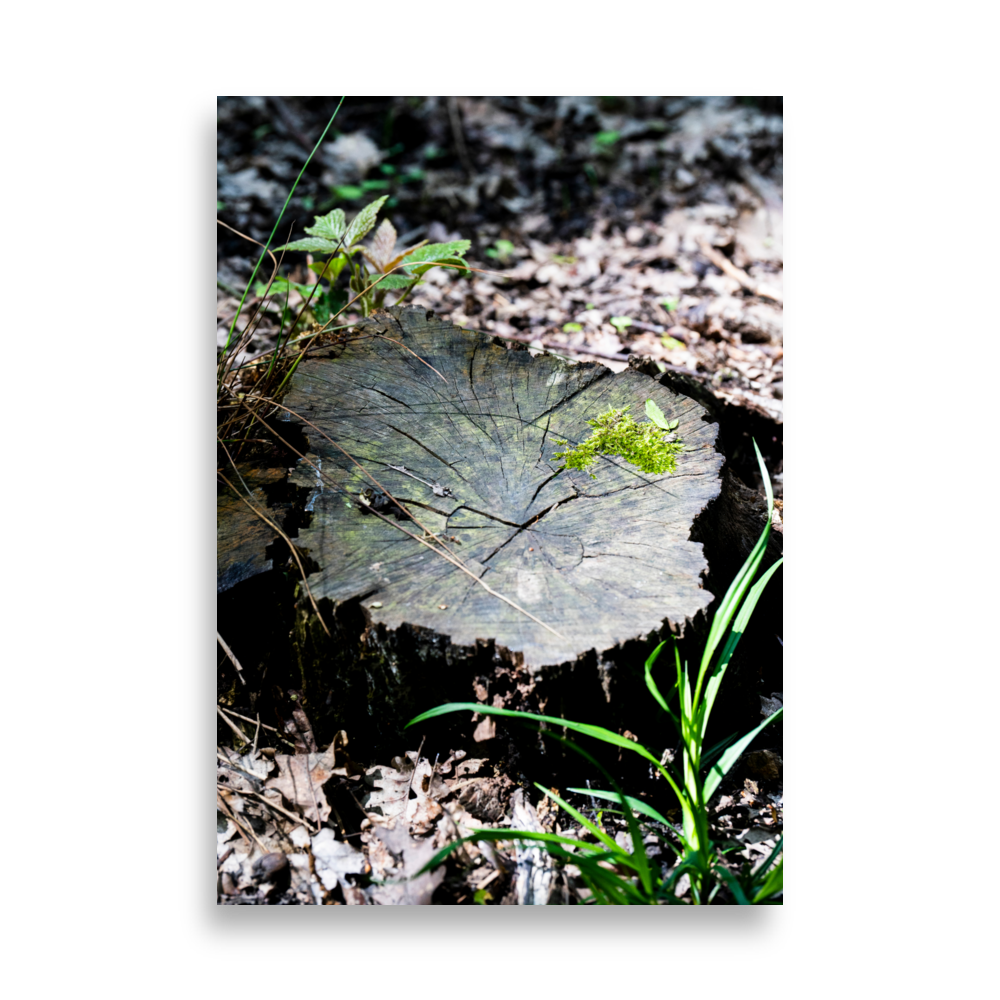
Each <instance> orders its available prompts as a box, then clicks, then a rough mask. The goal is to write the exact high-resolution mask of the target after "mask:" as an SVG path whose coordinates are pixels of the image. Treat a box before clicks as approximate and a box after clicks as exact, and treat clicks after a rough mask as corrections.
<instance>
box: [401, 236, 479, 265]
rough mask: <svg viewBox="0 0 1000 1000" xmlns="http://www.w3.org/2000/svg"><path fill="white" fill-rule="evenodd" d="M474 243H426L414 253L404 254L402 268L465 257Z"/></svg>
mask: <svg viewBox="0 0 1000 1000" xmlns="http://www.w3.org/2000/svg"><path fill="white" fill-rule="evenodd" d="M470 246H472V243H471V242H470V241H469V240H453V241H452V242H451V243H425V244H424V245H423V246H422V247H415V248H414V249H413V251H412V252H410V253H407V254H404V256H403V259H402V260H401V261H400V264H401V265H402V266H409V265H410V264H416V263H417V262H420V263H429V262H433V263H441V261H446V260H451V259H452V258H454V257H462V256H464V255H465V254H466V253H467V252H468V250H469V247H470Z"/></svg>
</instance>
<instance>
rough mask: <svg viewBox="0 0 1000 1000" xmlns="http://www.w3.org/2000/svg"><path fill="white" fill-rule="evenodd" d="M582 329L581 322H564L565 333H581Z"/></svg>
mask: <svg viewBox="0 0 1000 1000" xmlns="http://www.w3.org/2000/svg"><path fill="white" fill-rule="evenodd" d="M582 329H583V327H582V326H581V325H580V324H579V323H563V333H579V332H580V331H581V330H582Z"/></svg>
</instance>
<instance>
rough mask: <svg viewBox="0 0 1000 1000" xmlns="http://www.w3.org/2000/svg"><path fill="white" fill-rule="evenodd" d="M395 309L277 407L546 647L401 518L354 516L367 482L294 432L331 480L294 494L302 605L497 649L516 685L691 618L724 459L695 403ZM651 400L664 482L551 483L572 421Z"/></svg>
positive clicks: (607, 470) (576, 431)
mask: <svg viewBox="0 0 1000 1000" xmlns="http://www.w3.org/2000/svg"><path fill="white" fill-rule="evenodd" d="M392 312H393V314H394V315H392V316H390V315H387V314H382V315H380V316H378V317H376V318H373V319H372V320H370V321H368V325H367V330H368V332H369V333H371V334H372V336H370V337H368V338H364V339H360V340H355V341H352V342H349V343H348V344H347V345H346V346H345V347H343V348H342V349H339V351H338V352H337V353H338V356H336V357H329V358H319V359H312V360H306V361H304V362H303V363H302V364H301V365H300V366H299V369H298V371H297V373H296V374H295V376H294V378H293V380H292V383H291V387H290V390H289V392H288V394H287V396H286V399H285V404H286V405H287V406H288V407H289V408H290V409H292V410H294V411H295V412H296V413H299V414H301V415H302V416H303V417H304V418H306V419H307V420H309V421H311V422H312V423H314V424H316V425H317V426H319V427H320V428H322V430H323V431H324V432H325V433H326V434H327V435H329V437H330V438H332V439H333V440H334V441H336V442H337V443H338V444H339V445H340V446H341V447H342V448H343V449H345V450H346V452H348V453H349V454H350V455H351V456H352V457H353V458H354V459H355V460H356V461H357V462H358V463H360V465H362V466H364V468H365V469H366V470H367V471H368V472H370V473H371V474H372V475H373V476H374V477H375V479H377V480H378V482H379V483H380V484H381V485H382V486H383V487H384V488H385V489H386V490H387V491H388V492H389V493H391V494H392V495H393V496H394V497H396V498H397V499H398V500H400V501H402V502H403V503H405V504H406V505H407V507H408V508H409V509H410V511H411V512H412V513H413V514H414V516H415V517H416V518H417V519H418V520H419V521H420V522H421V523H422V524H423V525H424V526H426V527H427V528H428V529H429V530H430V531H433V532H436V533H440V534H443V535H444V536H445V537H446V538H447V537H450V536H454V537H455V538H456V539H457V540H458V542H457V543H451V542H449V547H450V548H451V550H452V551H453V552H454V553H455V554H456V555H457V556H458V557H459V558H460V559H461V560H462V562H463V563H464V564H465V565H466V566H467V567H468V568H469V569H470V570H471V572H472V573H473V574H474V575H475V576H476V577H478V578H480V579H482V580H483V581H484V582H486V583H488V584H489V585H490V586H491V587H492V588H493V589H494V590H496V591H498V592H499V593H501V594H503V595H505V596H507V597H508V598H510V599H511V600H512V601H514V602H516V603H517V604H518V605H520V606H521V607H523V608H524V609H526V610H527V611H530V612H531V614H532V615H534V616H536V617H537V618H538V619H540V620H541V621H543V622H545V623H546V624H547V625H549V626H550V627H551V628H552V629H553V630H555V631H556V632H558V633H559V635H558V636H557V635H554V634H553V632H551V631H548V630H547V629H546V628H544V627H543V626H541V625H539V624H537V623H536V622H534V621H532V620H531V619H530V618H529V617H527V616H526V615H525V614H523V613H521V612H519V611H517V610H515V609H514V608H513V607H511V606H510V605H509V604H506V603H504V602H503V601H501V600H498V599H497V598H496V597H494V596H492V595H491V594H489V593H488V592H487V591H486V590H485V589H483V588H482V587H481V586H479V585H478V584H477V583H476V582H475V580H473V579H472V578H470V576H468V575H466V574H464V573H462V572H461V571H459V570H458V569H456V568H455V567H453V566H452V565H450V564H449V563H448V562H446V561H445V560H444V559H442V558H440V557H439V556H438V555H435V554H434V553H432V552H430V551H429V550H428V549H427V548H426V547H424V546H422V545H420V544H419V543H417V542H416V541H414V540H413V539H411V538H409V537H407V536H406V535H405V534H403V533H402V532H401V531H399V530H396V527H395V526H394V525H395V524H396V523H398V524H399V525H400V526H401V527H404V528H406V529H407V530H409V531H412V532H414V533H416V534H422V532H421V530H420V529H419V528H417V527H416V525H415V524H414V523H413V522H412V521H407V520H404V521H399V522H396V521H395V520H394V521H393V523H392V524H389V523H386V522H385V521H383V520H381V519H380V518H378V517H375V516H372V515H371V514H367V515H365V514H362V511H361V508H360V506H359V499H360V494H362V492H363V491H364V490H365V489H366V488H368V487H371V486H372V483H371V481H370V480H369V479H368V478H367V477H366V476H365V475H364V474H363V473H362V472H361V470H359V469H358V468H357V466H355V465H354V464H352V463H351V462H350V461H349V460H348V459H347V458H345V456H344V455H343V454H342V453H341V452H340V451H338V450H337V449H336V448H334V447H333V446H332V445H331V444H329V442H327V441H326V440H324V439H323V438H322V437H321V436H320V435H319V434H318V433H316V431H315V430H314V429H313V428H311V427H309V426H306V427H305V431H306V434H307V436H308V438H309V441H310V447H311V451H310V454H309V456H308V457H309V459H310V461H312V462H313V463H315V465H316V466H318V467H319V468H321V469H322V471H323V473H324V474H325V477H327V478H326V480H325V481H324V479H321V478H320V477H319V476H318V475H317V473H316V471H314V469H313V468H311V467H310V466H309V465H308V464H306V463H303V462H300V463H299V467H298V469H297V470H296V472H295V473H294V474H293V475H292V477H291V479H292V482H295V483H297V484H299V485H311V486H313V487H314V492H313V494H312V495H311V497H310V500H309V508H310V509H311V510H312V513H313V518H312V523H311V526H310V527H309V528H308V529H304V530H302V531H301V532H300V535H299V538H298V540H297V545H299V546H301V547H302V548H304V549H306V550H308V552H309V555H310V556H311V558H312V559H314V560H315V561H316V563H318V565H319V566H320V570H319V571H318V572H316V573H314V574H312V575H311V576H310V577H309V585H310V588H311V590H312V593H313V595H314V596H315V597H316V598H317V599H321V598H324V597H326V598H330V599H331V600H333V601H335V602H341V601H347V600H350V599H352V598H362V599H363V600H362V604H363V605H364V606H365V607H366V608H367V609H368V612H367V613H368V614H369V615H370V616H371V619H372V620H373V621H374V622H377V623H381V624H384V625H385V627H387V628H388V629H392V630H395V629H398V628H400V627H401V626H402V625H403V624H404V623H409V624H410V625H415V626H421V627H424V628H428V629H432V630H434V631H435V632H437V633H440V634H442V635H444V636H447V637H449V639H450V641H451V643H452V644H455V645H459V646H465V647H468V646H474V645H475V643H476V640H477V639H480V640H490V639H492V640H495V642H496V645H497V646H498V647H502V648H505V649H506V650H508V651H509V652H510V653H511V654H513V658H514V660H515V661H520V662H522V663H523V664H524V665H525V666H526V667H528V668H529V669H530V670H532V671H537V670H539V669H541V668H543V667H545V666H549V665H556V664H560V663H566V662H571V661H575V660H576V659H577V658H578V657H580V656H581V655H583V654H586V653H587V652H588V651H590V650H594V651H596V652H597V653H601V652H602V651H605V650H607V649H610V648H612V647H614V646H616V645H618V644H620V643H622V642H625V641H627V640H629V639H633V638H637V637H645V636H648V635H649V634H650V633H652V632H654V631H655V630H657V629H659V628H660V627H662V626H663V624H664V623H665V622H670V623H674V624H680V623H682V622H684V621H685V620H688V619H690V618H692V617H693V616H694V615H695V614H696V613H697V612H699V611H700V610H702V609H704V608H705V607H707V605H708V604H709V603H710V601H711V599H712V595H711V594H709V593H708V592H707V591H705V590H704V589H702V587H701V585H700V582H699V578H700V576H701V574H702V572H703V570H704V569H705V560H704V557H703V555H702V550H701V545H700V544H698V543H695V542H691V541H689V540H688V538H689V534H690V531H691V524H692V522H693V520H694V518H695V517H696V516H697V515H698V514H699V513H700V512H701V511H702V509H703V508H704V507H705V506H706V504H707V503H708V502H709V501H710V500H712V499H713V498H714V497H716V496H717V495H718V493H719V489H720V480H719V470H720V466H721V464H722V457H721V456H720V455H719V454H718V453H717V452H716V451H715V448H714V442H715V436H716V430H717V427H716V425H714V424H709V423H706V422H705V421H704V420H703V419H702V417H703V415H704V413H705V411H704V409H703V408H702V407H701V406H699V405H698V404H697V403H695V402H694V401H693V400H691V399H689V398H687V397H685V396H680V395H676V394H674V393H673V392H671V391H670V390H669V389H667V388H665V387H663V386H661V385H659V384H657V383H656V382H655V381H654V380H653V379H651V378H649V377H648V376H645V375H642V374H639V373H637V372H634V371H626V372H622V373H621V374H619V375H612V373H611V372H610V371H609V370H608V369H607V368H604V367H603V366H600V365H594V364H582V365H570V364H567V363H565V362H563V361H560V360H558V359H556V358H552V357H548V356H542V357H537V358H533V357H532V356H531V355H530V354H529V353H528V352H526V351H508V350H506V349H505V348H504V347H502V346H500V345H498V344H494V343H493V342H492V340H491V338H490V337H488V336H486V335H483V334H479V333H475V332H470V331H465V330H460V329H458V328H456V327H453V326H451V325H449V324H445V323H442V322H440V321H438V320H436V319H434V318H433V317H430V318H429V317H428V316H427V315H426V314H425V313H424V312H423V310H414V309H407V310H402V311H400V310H393V311H392ZM380 334H383V335H380ZM387 337H391V338H393V339H395V340H397V341H400V342H401V343H403V344H405V345H406V347H408V348H409V351H407V350H404V349H403V348H402V347H400V346H398V345H397V344H394V343H391V342H389V340H388V339H386V338H387ZM410 351H412V352H413V353H410ZM414 355H417V356H418V357H419V358H420V359H423V361H425V362H427V364H424V363H422V362H421V361H420V360H418V357H415V356H414ZM428 364H429V365H432V366H433V367H434V368H436V369H437V371H439V372H440V373H441V374H442V375H443V376H444V380H442V378H440V377H439V376H438V375H437V374H436V373H435V372H434V371H432V370H431V369H430V368H429V367H428ZM647 398H651V399H653V400H654V401H655V402H656V403H657V404H658V405H659V406H660V408H661V409H662V410H663V412H664V413H665V414H666V416H667V418H668V419H675V418H676V419H678V420H679V421H680V426H679V433H680V434H681V438H682V440H683V441H684V442H685V444H686V446H687V448H686V450H685V452H684V453H683V454H682V455H681V456H679V458H678V467H677V471H676V473H675V474H673V475H658V476H657V475H647V474H644V473H641V472H639V471H638V470H637V469H636V468H635V467H634V466H631V465H629V464H628V463H626V462H625V461H624V460H622V459H620V458H601V459H599V460H598V464H597V466H596V467H594V468H593V469H592V470H591V471H593V472H595V473H596V478H595V479H591V478H590V475H589V474H588V473H584V472H577V471H571V470H563V471H559V469H560V465H561V462H560V461H558V460H555V459H554V458H553V455H554V453H555V452H556V451H558V450H560V449H559V446H558V445H556V444H555V439H556V438H566V439H568V440H569V441H570V442H571V443H577V442H579V441H582V440H584V439H586V438H587V437H588V436H589V434H590V427H589V426H588V425H587V420H588V419H592V418H594V417H596V416H598V415H599V414H600V413H603V412H604V411H606V410H607V409H608V407H609V406H614V407H624V406H631V410H630V412H631V413H632V415H633V416H634V417H635V418H636V419H637V420H642V419H645V415H644V406H645V401H646V399H647ZM390 466H400V467H403V468H405V469H406V470H408V471H409V472H410V473H412V474H413V475H414V476H418V477H420V479H422V480H425V481H426V484H431V485H425V484H424V483H421V482H419V481H418V480H416V479H414V478H411V477H410V476H407V475H404V474H403V473H401V472H399V471H396V470H393V469H392V468H390ZM433 485H437V486H439V487H440V488H439V490H438V491H437V492H435V491H434V490H433V489H432V486H433ZM445 491H446V492H447V494H450V495H445V496H441V495H438V494H439V493H441V492H445ZM376 604H378V605H380V606H378V607H375V606H374V605H376Z"/></svg>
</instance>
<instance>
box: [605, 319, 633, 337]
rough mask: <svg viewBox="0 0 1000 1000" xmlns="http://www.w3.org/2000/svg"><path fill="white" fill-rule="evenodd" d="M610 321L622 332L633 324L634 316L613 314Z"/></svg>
mask: <svg viewBox="0 0 1000 1000" xmlns="http://www.w3.org/2000/svg"><path fill="white" fill-rule="evenodd" d="M608 322H609V323H610V324H611V325H612V326H613V327H614V328H615V329H616V330H617V331H618V332H619V333H621V332H622V331H623V330H624V329H625V328H626V327H627V326H631V325H632V318H631V317H630V316H612V317H611V319H609V320H608Z"/></svg>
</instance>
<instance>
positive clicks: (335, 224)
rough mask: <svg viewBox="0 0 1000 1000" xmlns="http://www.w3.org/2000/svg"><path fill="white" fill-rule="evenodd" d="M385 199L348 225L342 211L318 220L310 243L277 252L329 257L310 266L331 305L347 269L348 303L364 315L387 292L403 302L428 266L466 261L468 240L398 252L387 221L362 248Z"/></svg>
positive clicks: (379, 183) (296, 243)
mask: <svg viewBox="0 0 1000 1000" xmlns="http://www.w3.org/2000/svg"><path fill="white" fill-rule="evenodd" d="M364 183H365V184H366V185H368V186H384V185H386V184H388V181H365V182H364ZM388 197H389V196H388V195H383V196H382V197H381V198H379V199H377V200H376V201H373V202H371V204H369V205H366V206H365V207H364V208H363V209H361V211H360V212H358V214H357V215H356V216H355V217H354V218H353V219H352V220H351V222H350V224H348V222H347V217H346V216H345V214H344V210H343V209H341V208H335V209H334V210H333V211H332V212H329V213H327V214H326V215H322V216H317V217H316V218H315V220H314V222H313V225H312V226H308V227H306V232H307V233H308V234H309V238H308V239H301V240H295V241H294V242H292V243H287V244H285V245H284V246H282V247H277V248H276V250H306V251H309V252H311V253H319V254H324V255H329V258H328V259H327V260H326V261H324V262H322V263H320V262H317V263H313V264H311V265H310V268H311V269H312V270H313V271H315V272H316V274H318V275H319V277H320V279H321V280H324V279H325V280H326V281H328V282H329V284H330V290H329V291H328V292H327V293H326V294H327V295H328V296H329V297H331V304H332V299H333V288H334V285H335V283H336V281H337V278H338V277H339V276H340V273H341V272H342V271H343V270H344V269H345V268H347V269H348V271H349V273H350V275H351V277H350V280H349V282H348V289H349V291H350V293H351V299H352V302H353V303H354V304H356V305H357V306H358V308H359V309H360V310H361V312H362V313H363V315H365V316H369V315H370V314H371V312H372V310H374V309H378V308H380V307H382V306H383V305H384V304H385V294H386V292H388V291H401V292H402V293H403V294H402V295H401V296H400V297H399V299H398V302H402V301H403V299H405V298H406V296H407V295H409V293H410V292H411V291H412V290H413V288H414V287H416V286H417V285H418V284H420V279H421V277H422V275H424V274H425V273H426V272H427V271H429V270H430V269H431V268H432V267H435V266H436V265H439V264H443V265H450V266H461V265H463V264H464V263H465V261H464V260H463V259H462V258H463V257H464V256H465V254H466V252H467V251H468V249H469V247H470V245H471V244H470V242H469V241H468V240H454V241H452V242H449V243H428V242H427V241H426V240H423V241H422V242H420V243H418V244H416V246H412V247H410V248H409V249H408V250H400V249H399V247H397V246H396V240H397V235H396V230H395V228H394V227H393V225H392V223H391V222H390V221H389V220H388V219H383V220H382V222H381V224H380V225H379V227H378V229H377V230H375V235H374V237H373V239H372V241H371V244H370V245H368V246H362V244H361V240H363V239H364V238H365V237H366V236H367V235H368V233H369V232H371V230H372V229H373V228H374V226H375V220H376V218H377V216H378V212H379V209H380V208H381V207H382V206H383V205H384V204H385V202H386V201H387V199H388ZM366 265H367V266H366ZM340 308H342V306H340ZM317 319H319V316H317ZM320 322H325V321H324V320H320Z"/></svg>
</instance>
